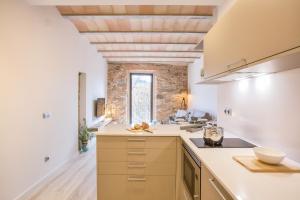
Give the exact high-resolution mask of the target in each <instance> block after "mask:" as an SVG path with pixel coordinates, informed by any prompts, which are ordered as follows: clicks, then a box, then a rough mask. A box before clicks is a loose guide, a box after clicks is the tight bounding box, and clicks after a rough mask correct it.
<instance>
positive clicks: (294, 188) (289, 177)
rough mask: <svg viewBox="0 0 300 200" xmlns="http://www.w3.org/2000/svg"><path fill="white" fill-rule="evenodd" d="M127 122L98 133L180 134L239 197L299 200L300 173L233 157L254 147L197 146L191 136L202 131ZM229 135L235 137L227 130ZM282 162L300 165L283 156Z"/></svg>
mask: <svg viewBox="0 0 300 200" xmlns="http://www.w3.org/2000/svg"><path fill="white" fill-rule="evenodd" d="M124 127H125V126H124V125H114V124H112V125H109V126H107V127H105V128H104V129H102V130H101V131H99V132H98V134H97V135H100V136H101V135H109V136H180V137H181V138H182V140H183V141H184V142H185V143H186V144H187V145H188V146H189V147H190V148H191V150H192V151H193V152H194V153H195V155H196V156H197V157H198V158H199V159H200V160H201V162H202V164H204V165H205V166H206V167H207V168H208V169H209V170H210V172H211V173H212V174H213V175H214V176H215V178H216V179H217V180H218V181H219V182H220V184H221V185H222V186H223V187H224V188H225V189H226V190H227V191H228V192H229V193H230V194H231V195H232V197H234V198H235V199H238V200H283V199H287V200H299V199H300V173H294V174H292V173H258V172H257V173H254V172H250V171H248V170H247V169H246V168H244V167H243V166H241V165H240V164H239V163H237V162H236V161H234V160H233V159H232V157H233V156H237V155H254V154H253V151H252V149H251V148H227V149H226V148H197V147H196V146H195V145H194V144H193V143H192V142H191V141H190V138H199V137H202V133H201V132H197V133H187V132H185V131H182V130H179V126H178V125H157V127H156V129H155V130H154V133H148V132H142V133H132V132H130V131H127V130H126V127H125V128H124ZM224 136H225V137H227V138H232V137H235V136H234V135H232V134H230V133H227V132H225V134H224ZM283 162H287V163H292V164H295V165H299V164H298V163H296V162H294V161H292V160H289V159H287V158H286V159H284V161H283Z"/></svg>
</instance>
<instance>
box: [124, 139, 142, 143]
mask: <svg viewBox="0 0 300 200" xmlns="http://www.w3.org/2000/svg"><path fill="white" fill-rule="evenodd" d="M127 141H128V142H145V141H146V139H127Z"/></svg>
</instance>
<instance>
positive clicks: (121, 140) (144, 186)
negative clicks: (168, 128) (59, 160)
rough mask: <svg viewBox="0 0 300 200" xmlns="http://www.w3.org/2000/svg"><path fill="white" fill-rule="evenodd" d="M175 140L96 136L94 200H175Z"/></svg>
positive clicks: (167, 138) (168, 138)
mask: <svg viewBox="0 0 300 200" xmlns="http://www.w3.org/2000/svg"><path fill="white" fill-rule="evenodd" d="M176 141H177V139H176V137H121V136H120V137H117V136H111V137H110V136H97V199H98V200H175V198H176V162H177V158H176V153H177V144H176Z"/></svg>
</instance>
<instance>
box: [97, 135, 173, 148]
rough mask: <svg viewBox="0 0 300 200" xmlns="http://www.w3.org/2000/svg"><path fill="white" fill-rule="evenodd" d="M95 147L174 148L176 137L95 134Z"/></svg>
mask: <svg viewBox="0 0 300 200" xmlns="http://www.w3.org/2000/svg"><path fill="white" fill-rule="evenodd" d="M97 147H98V149H125V148H146V149H166V148H167V149H175V148H176V137H153V136H151V137H142V136H138V137H132V136H130V137H122V136H120V137H116V136H97Z"/></svg>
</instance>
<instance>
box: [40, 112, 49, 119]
mask: <svg viewBox="0 0 300 200" xmlns="http://www.w3.org/2000/svg"><path fill="white" fill-rule="evenodd" d="M42 117H43V119H48V118H50V117H51V113H50V112H44V113H43V114H42Z"/></svg>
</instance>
